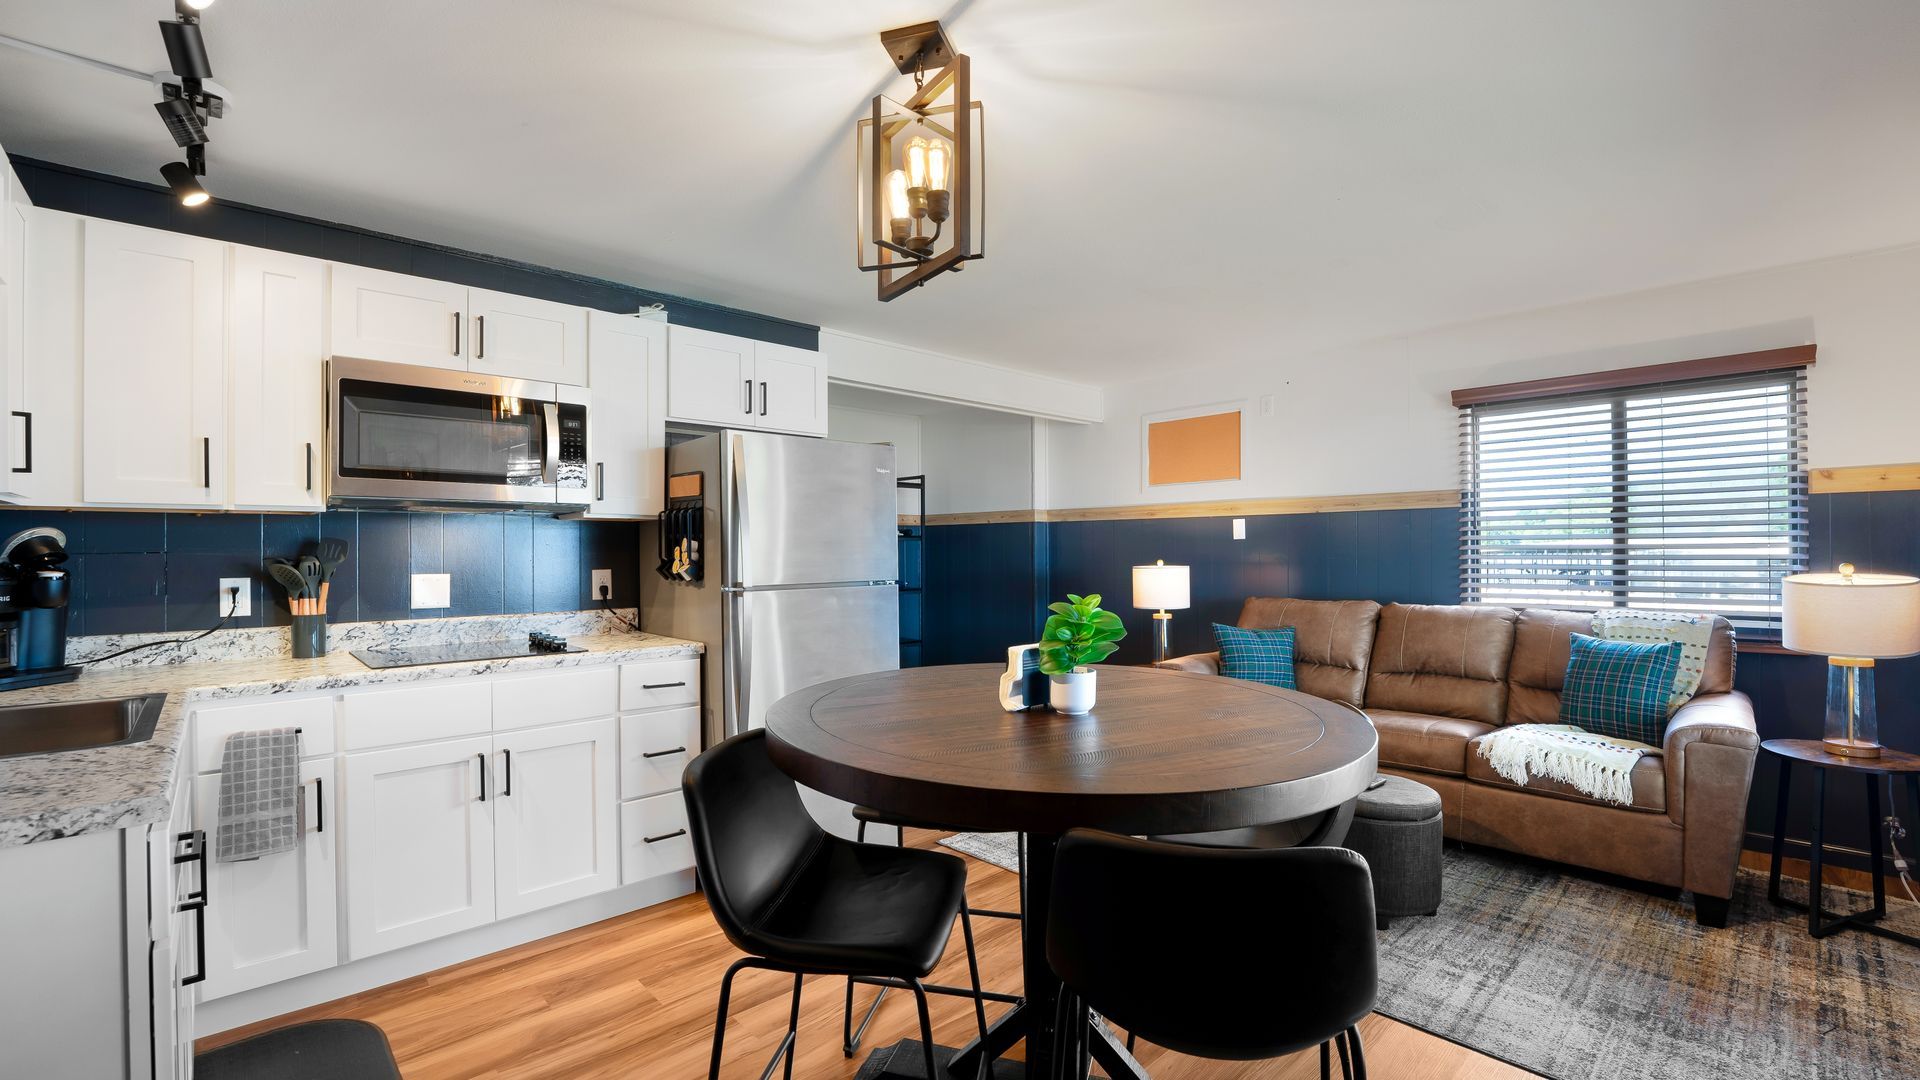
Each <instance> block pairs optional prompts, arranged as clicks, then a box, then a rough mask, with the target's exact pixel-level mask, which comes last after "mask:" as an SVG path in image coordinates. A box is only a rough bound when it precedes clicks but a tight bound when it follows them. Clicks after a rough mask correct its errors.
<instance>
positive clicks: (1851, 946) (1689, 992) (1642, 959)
mask: <svg viewBox="0 0 1920 1080" xmlns="http://www.w3.org/2000/svg"><path fill="white" fill-rule="evenodd" d="M1012 839H1013V838H1012V836H1011V835H1010V834H1009V835H1006V836H1004V837H1003V836H1000V835H995V834H961V835H959V836H954V837H949V838H947V839H945V840H942V841H941V843H942V844H944V845H946V846H947V847H950V848H953V849H954V850H956V851H961V852H965V853H966V854H969V855H972V856H974V857H976V858H979V859H982V860H984V861H986V862H990V863H992V864H994V865H996V866H1000V867H1003V868H1005V869H1009V870H1011V869H1012V868H1013V866H1014V860H1013V844H1012ZM1445 882H1446V884H1445V890H1446V891H1445V899H1444V900H1443V901H1442V903H1441V907H1440V913H1439V914H1438V915H1437V916H1434V917H1432V918H1407V919H1395V920H1394V922H1393V925H1392V927H1391V928H1390V929H1388V930H1386V931H1384V932H1382V933H1381V934H1380V999H1379V1005H1378V1011H1379V1012H1381V1013H1382V1014H1384V1015H1386V1016H1390V1017H1392V1018H1394V1019H1395V1020H1399V1021H1401V1022H1403V1023H1406V1024H1411V1025H1413V1026H1414V1027H1417V1028H1421V1029H1423V1030H1425V1031H1429V1032H1432V1033H1433V1034H1436V1035H1439V1036H1441V1037H1443V1038H1446V1039H1449V1040H1452V1041H1453V1042H1457V1043H1460V1044H1461V1045H1463V1046H1468V1047H1471V1048H1473V1049H1475V1050H1478V1051H1480V1052H1481V1053H1484V1054H1489V1055H1492V1056H1493V1057H1497V1058H1501V1059H1503V1060H1506V1061H1508V1062H1511V1063H1513V1064H1515V1065H1519V1066H1521V1067H1523V1068H1526V1069H1531V1070H1533V1071H1534V1072H1537V1073H1541V1074H1543V1075H1546V1076H1549V1077H1553V1078H1555V1080H1602V1078H1606V1080H1613V1078H1624V1077H1647V1078H1661V1080H1667V1078H1672V1080H1695V1078H1698V1080H1707V1078H1719V1077H1726V1076H1745V1077H1764V1078H1769V1080H1771V1078H1776V1077H1777V1078H1782V1080H1786V1078H1794V1080H1801V1078H1805V1080H1869V1078H1871V1080H1892V1078H1896V1077H1920V1041H1917V1040H1920V949H1913V948H1910V947H1908V946H1905V945H1902V944H1900V943H1898V942H1893V941H1886V940H1883V939H1881V938H1877V937H1872V936H1869V935H1866V934H1860V933H1855V932H1845V933H1841V934H1837V935H1834V936H1833V937H1829V938H1824V939H1821V940H1817V941H1816V940H1815V939H1813V938H1811V937H1809V936H1807V924H1806V916H1805V915H1804V914H1803V913H1801V912H1796V911H1787V910H1783V909H1779V908H1776V907H1774V906H1773V905H1772V904H1770V903H1768V901H1767V896H1766V889H1767V881H1766V876H1765V875H1764V874H1759V873H1755V872H1753V871H1744V870H1743V871H1741V873H1740V878H1739V887H1738V889H1737V891H1736V893H1735V895H1734V898H1733V910H1732V915H1731V917H1730V919H1729V921H1728V925H1727V928H1726V929H1724V930H1708V929H1703V928H1701V927H1699V926H1697V925H1695V923H1694V921H1693V910H1692V906H1691V905H1690V904H1689V903H1687V902H1684V901H1680V900H1675V899H1670V898H1667V897H1662V896H1658V895H1651V894H1648V893H1643V892H1640V891H1637V890H1635V889H1632V888H1627V887H1624V886H1622V885H1619V884H1614V883H1611V882H1608V881H1604V880H1595V879H1594V878H1592V877H1588V876H1584V875H1582V874H1579V873H1577V872H1574V871H1571V870H1569V869H1566V868H1563V867H1558V866H1554V865H1551V864H1548V863H1542V862H1537V861H1534V860H1530V859H1523V858H1518V857H1513V856H1507V855H1504V854H1502V853H1499V852H1493V851H1487V850H1483V849H1477V848H1476V849H1471V850H1462V849H1459V848H1456V847H1453V846H1451V845H1450V846H1449V847H1448V849H1447V853H1446V870H1445ZM1894 888H1895V891H1896V893H1897V890H1898V886H1897V885H1895V886H1894ZM1782 891H1783V892H1785V893H1786V895H1787V896H1789V897H1790V898H1792V899H1796V900H1805V899H1806V886H1805V885H1804V884H1801V883H1797V882H1787V883H1784V884H1783V885H1782ZM1826 902H1827V906H1828V908H1829V910H1848V911H1850V910H1853V909H1854V908H1855V907H1863V906H1866V905H1867V903H1868V902H1869V898H1868V897H1865V896H1862V895H1860V894H1858V893H1851V892H1847V891H1845V890H1841V889H1835V888H1829V889H1827V890H1826ZM1888 904H1889V907H1890V909H1891V911H1890V915H1889V918H1888V925H1890V926H1893V927H1895V928H1897V929H1901V930H1904V931H1906V932H1908V933H1920V909H1917V908H1916V907H1915V906H1914V905H1913V904H1910V903H1906V902H1904V901H1896V900H1894V899H1892V898H1891V897H1889V900H1888Z"/></svg>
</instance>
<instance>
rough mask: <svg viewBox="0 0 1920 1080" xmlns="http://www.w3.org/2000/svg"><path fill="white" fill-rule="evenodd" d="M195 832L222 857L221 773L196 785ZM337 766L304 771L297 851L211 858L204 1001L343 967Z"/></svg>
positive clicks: (317, 763)
mask: <svg viewBox="0 0 1920 1080" xmlns="http://www.w3.org/2000/svg"><path fill="white" fill-rule="evenodd" d="M195 794H196V798H195V800H194V806H195V811H196V817H197V821H196V824H195V827H196V828H199V829H202V830H204V831H205V832H206V834H207V846H208V847H209V848H210V849H212V850H214V851H218V850H219V820H218V819H219V807H220V774H219V773H205V774H202V775H201V776H200V777H199V779H198V781H197V791H196V793H195ZM338 794H339V791H338V789H337V788H336V786H335V784H334V759H333V758H330V757H327V758H316V759H314V760H311V761H305V762H302V763H301V765H300V805H301V807H302V810H301V819H302V820H301V823H300V828H301V831H300V839H299V843H298V844H297V845H296V846H295V847H294V849H293V850H292V851H283V852H280V853H278V854H274V855H264V856H261V857H260V858H258V859H251V860H248V861H245V862H218V861H215V860H213V859H212V858H211V857H209V860H208V863H207V868H208V873H209V876H210V878H211V882H210V885H211V887H210V888H209V889H208V891H207V896H208V902H207V981H206V983H205V984H204V985H203V986H202V987H201V988H200V996H201V998H202V999H203V1000H212V999H214V998H218V997H225V996H226V995H228V994H235V993H239V992H240V991H242V990H251V989H253V988H254V987H257V986H266V985H268V984H269V983H276V982H280V981H282V980H285V979H291V978H294V977H296V976H300V975H306V974H309V973H311V972H315V971H324V970H326V969H327V968H330V967H333V966H334V965H335V964H337V963H339V962H340V942H339V936H338V924H339V906H338V893H337V892H336V889H335V881H336V878H337V874H336V871H335V865H334V851H335V849H334V838H335V837H337V836H339V835H340V818H339V815H338V814H337V813H336V810H337V808H338V802H337V798H336V797H337V796H338Z"/></svg>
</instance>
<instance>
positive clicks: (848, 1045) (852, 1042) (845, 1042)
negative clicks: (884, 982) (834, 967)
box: [840, 978, 892, 1057]
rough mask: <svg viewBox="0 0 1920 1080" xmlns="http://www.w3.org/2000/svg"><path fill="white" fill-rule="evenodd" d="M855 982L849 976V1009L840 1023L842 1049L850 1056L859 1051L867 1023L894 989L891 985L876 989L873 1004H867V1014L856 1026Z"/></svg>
mask: <svg viewBox="0 0 1920 1080" xmlns="http://www.w3.org/2000/svg"><path fill="white" fill-rule="evenodd" d="M853 984H854V980H853V979H851V978H849V979H848V980H847V1011H846V1015H845V1016H844V1017H843V1018H842V1019H841V1024H840V1031H841V1038H840V1050H841V1052H842V1053H844V1054H845V1055H846V1056H848V1057H852V1056H853V1055H854V1054H855V1053H857V1052H858V1051H859V1049H860V1040H861V1039H863V1038H865V1037H866V1034H867V1025H868V1024H871V1023H873V1014H874V1013H877V1012H879V1011H880V1002H881V1000H882V999H884V998H885V997H886V996H887V991H888V990H890V989H892V987H889V986H881V987H879V988H878V989H876V990H875V991H874V995H873V1004H871V1005H868V1006H867V1013H866V1015H865V1016H862V1017H861V1018H860V1024H859V1026H857V1027H856V1026H854V1023H853Z"/></svg>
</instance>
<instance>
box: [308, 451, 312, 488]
mask: <svg viewBox="0 0 1920 1080" xmlns="http://www.w3.org/2000/svg"><path fill="white" fill-rule="evenodd" d="M307 490H308V491H312V490H313V444H312V443H308V444H307Z"/></svg>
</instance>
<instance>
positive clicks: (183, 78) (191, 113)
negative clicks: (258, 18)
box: [153, 0, 226, 206]
mask: <svg viewBox="0 0 1920 1080" xmlns="http://www.w3.org/2000/svg"><path fill="white" fill-rule="evenodd" d="M212 3H213V0H174V4H173V10H174V15H175V17H174V19H173V20H171V21H166V20H162V21H161V23H160V40H161V42H162V43H164V44H165V45H166V47H167V63H168V65H169V66H170V67H172V69H173V73H174V75H176V76H177V77H179V79H180V85H178V86H175V85H173V84H172V83H164V84H162V85H161V88H160V94H161V99H160V100H159V101H158V102H155V103H154V106H153V107H154V109H155V111H157V112H158V113H159V114H160V119H161V120H162V121H164V122H165V123H166V125H167V134H169V135H171V136H173V142H174V145H176V146H178V147H180V148H181V149H183V150H185V151H186V152H187V153H186V157H187V160H186V161H185V162H178V161H170V162H168V163H167V164H165V165H162V166H161V167H160V175H162V176H164V177H166V178H167V184H168V186H170V187H172V188H173V193H174V195H175V196H176V197H178V198H179V200H180V205H181V206H204V205H205V204H206V203H207V201H208V200H209V199H210V198H211V196H209V195H208V194H207V189H206V188H204V187H202V186H201V185H200V181H199V177H201V176H205V175H206V172H207V149H206V144H207V142H208V141H209V140H208V138H207V123H208V122H209V121H212V120H217V119H219V118H220V116H221V114H222V113H223V112H225V109H226V103H225V102H224V101H222V100H221V98H220V95H218V94H215V93H209V92H208V90H207V87H206V81H207V80H209V79H211V78H213V63H212V62H211V61H209V60H208V59H207V43H206V39H205V38H203V37H201V35H200V15H199V13H200V12H201V11H203V10H205V9H206V8H207V7H208V6H209V5H211V4H212Z"/></svg>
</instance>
